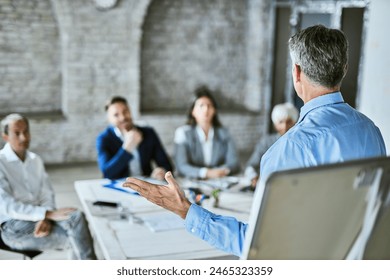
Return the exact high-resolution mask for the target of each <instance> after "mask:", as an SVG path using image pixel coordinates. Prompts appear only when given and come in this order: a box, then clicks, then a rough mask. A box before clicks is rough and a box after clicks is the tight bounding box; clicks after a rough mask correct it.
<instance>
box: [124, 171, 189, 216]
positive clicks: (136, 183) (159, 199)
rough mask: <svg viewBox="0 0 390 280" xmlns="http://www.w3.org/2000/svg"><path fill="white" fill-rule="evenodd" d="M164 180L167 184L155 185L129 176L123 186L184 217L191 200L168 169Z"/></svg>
mask: <svg viewBox="0 0 390 280" xmlns="http://www.w3.org/2000/svg"><path fill="white" fill-rule="evenodd" d="M165 180H166V181H167V182H168V185H156V184H152V183H148V182H145V181H142V180H139V179H135V178H132V177H129V178H127V179H126V182H125V183H123V186H124V187H127V188H131V189H133V190H135V191H137V192H138V193H139V194H140V195H141V196H143V197H145V198H146V199H147V200H149V201H151V202H153V203H154V204H157V205H159V206H161V207H163V208H165V209H167V210H169V211H172V212H173V213H175V214H177V215H179V216H180V217H181V218H182V219H185V218H186V215H187V212H188V209H189V208H190V206H191V202H190V201H189V200H188V199H187V198H186V197H185V195H184V192H183V191H182V189H181V188H180V186H179V185H178V184H177V182H176V180H175V178H173V175H172V173H171V172H170V171H169V172H167V173H165Z"/></svg>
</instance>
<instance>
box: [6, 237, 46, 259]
mask: <svg viewBox="0 0 390 280" xmlns="http://www.w3.org/2000/svg"><path fill="white" fill-rule="evenodd" d="M0 250H4V251H9V252H14V253H18V254H22V255H23V259H24V260H25V259H27V258H29V259H30V260H32V259H33V258H35V257H36V256H38V255H40V254H41V253H42V251H38V250H17V249H12V248H11V247H9V246H8V245H7V244H5V243H4V241H3V239H2V238H1V234H0Z"/></svg>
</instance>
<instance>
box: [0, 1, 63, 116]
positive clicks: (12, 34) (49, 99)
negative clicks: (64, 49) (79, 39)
mask: <svg viewBox="0 0 390 280" xmlns="http://www.w3.org/2000/svg"><path fill="white" fill-rule="evenodd" d="M0 31H1V32H0V46H1V47H0V77H1V83H0V114H4V113H10V112H11V111H19V112H32V113H34V112H50V111H58V110H59V109H60V104H61V103H60V100H61V79H60V67H59V66H60V63H59V61H60V56H59V53H60V45H59V34H58V27H57V22H56V20H55V16H54V14H53V10H52V9H51V4H50V0H39V1H38V0H30V1H23V0H15V1H5V0H3V1H1V2H0Z"/></svg>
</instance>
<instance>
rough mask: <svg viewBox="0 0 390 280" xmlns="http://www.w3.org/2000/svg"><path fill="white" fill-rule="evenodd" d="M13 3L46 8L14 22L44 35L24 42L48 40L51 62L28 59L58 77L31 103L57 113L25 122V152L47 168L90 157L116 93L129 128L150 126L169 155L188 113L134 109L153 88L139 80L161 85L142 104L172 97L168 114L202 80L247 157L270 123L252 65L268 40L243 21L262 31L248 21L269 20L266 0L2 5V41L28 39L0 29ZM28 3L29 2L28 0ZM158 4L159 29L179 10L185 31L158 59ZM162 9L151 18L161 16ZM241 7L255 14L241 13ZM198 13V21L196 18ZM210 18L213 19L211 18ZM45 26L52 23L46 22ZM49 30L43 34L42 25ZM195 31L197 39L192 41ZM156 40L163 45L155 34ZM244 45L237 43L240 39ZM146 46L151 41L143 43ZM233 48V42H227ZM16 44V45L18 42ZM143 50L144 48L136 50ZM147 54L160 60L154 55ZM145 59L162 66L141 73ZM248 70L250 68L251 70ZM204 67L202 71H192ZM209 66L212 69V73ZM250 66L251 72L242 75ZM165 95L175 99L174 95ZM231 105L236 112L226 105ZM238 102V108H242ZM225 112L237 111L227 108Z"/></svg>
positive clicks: (3, 0) (57, 0)
mask: <svg viewBox="0 0 390 280" xmlns="http://www.w3.org/2000/svg"><path fill="white" fill-rule="evenodd" d="M14 2H15V3H18V5H19V7H21V6H23V7H24V6H26V7H31V8H28V9H35V10H39V11H40V10H41V9H42V10H45V11H42V16H32V14H31V16H26V17H25V18H24V19H23V20H22V19H20V20H19V19H15V20H16V22H18V24H24V25H25V26H27V25H28V26H30V27H34V28H35V29H36V30H38V31H39V32H43V31H44V30H46V32H47V34H46V33H39V32H38V31H37V32H38V33H39V34H41V35H37V34H35V35H34V34H31V35H32V37H33V38H32V39H31V40H32V42H36V43H37V44H38V43H39V42H40V41H44V42H45V43H44V44H43V43H42V44H43V45H44V46H45V50H46V49H47V52H46V53H45V54H46V55H50V57H51V59H46V60H43V61H50V63H47V64H39V60H34V59H33V58H34V57H33V58H32V60H31V61H33V62H32V65H39V67H38V68H39V69H40V68H42V69H41V70H40V71H43V72H44V73H46V74H45V75H44V76H45V77H47V78H50V77H56V78H55V79H53V82H51V83H49V84H50V85H51V86H52V88H55V90H51V91H50V92H54V93H55V98H57V99H55V100H54V99H51V97H50V96H45V97H44V96H40V97H37V100H38V101H40V102H41V104H52V105H53V104H55V106H54V107H52V108H50V110H54V109H56V108H58V109H60V110H61V112H62V116H60V117H58V115H57V116H56V117H53V116H50V115H49V116H41V117H39V118H36V117H32V118H30V122H31V132H32V136H33V140H32V143H31V150H32V151H35V152H37V153H38V154H40V155H41V156H42V157H43V159H44V160H45V162H47V163H61V162H82V161H95V160H96V150H95V139H96V136H97V135H98V133H99V132H100V131H102V130H103V129H104V127H105V126H106V125H107V121H106V116H105V112H104V110H103V104H104V103H105V101H106V100H107V99H108V98H109V97H111V96H112V95H114V94H115V95H123V96H125V97H126V98H127V99H128V101H129V103H130V105H131V108H132V111H133V115H134V119H135V120H136V122H138V123H144V124H148V125H151V126H153V127H155V129H156V131H157V132H158V133H159V135H160V138H161V140H162V142H163V144H164V145H165V146H166V149H167V151H168V152H169V153H170V154H171V153H172V151H173V134H174V130H175V129H176V127H178V126H180V125H182V124H183V123H184V122H185V114H184V113H177V112H175V113H174V112H171V111H168V112H162V111H164V110H163V108H164V106H163V105H164V104H163V103H162V104H161V106H160V107H159V108H157V110H151V111H150V110H149V111H145V110H142V109H141V99H142V98H141V93H142V94H144V93H145V92H149V90H150V87H149V83H145V81H146V80H148V81H151V80H152V79H153V78H155V79H156V81H158V84H161V88H160V87H158V91H157V90H156V91H154V92H152V95H151V96H154V97H155V98H154V97H153V98H152V99H151V100H149V101H151V104H152V105H153V102H155V100H165V98H170V100H171V101H167V104H170V102H173V101H172V100H175V99H178V100H179V101H180V102H179V103H178V104H179V105H175V106H176V107H175V106H174V107H173V108H177V107H181V106H183V107H184V103H185V104H186V105H185V109H187V106H188V100H185V98H184V97H185V94H188V93H190V94H192V90H193V88H194V87H195V85H196V84H198V83H200V82H204V83H207V84H208V85H209V86H210V87H211V88H212V89H217V90H220V92H221V93H223V94H224V99H221V100H222V103H223V104H224V105H223V106H224V107H225V110H223V111H222V112H220V116H221V120H222V122H223V124H224V125H226V126H228V127H229V130H230V131H231V134H232V135H233V137H234V139H235V141H236V145H237V147H238V149H239V150H240V152H242V153H248V151H251V150H252V149H253V147H254V145H255V143H256V142H257V141H258V139H259V137H261V135H262V134H264V132H265V131H266V127H267V125H266V124H267V123H268V120H267V119H266V118H265V117H264V116H267V113H268V112H267V110H268V109H267V104H266V103H265V102H264V100H266V99H267V97H266V92H265V91H263V90H262V89H263V87H264V84H265V83H266V80H267V79H266V77H265V76H263V75H256V74H254V73H262V71H264V68H265V66H264V65H263V64H261V63H253V61H255V62H257V61H262V59H263V58H264V57H266V54H267V52H266V51H267V49H266V47H267V46H268V44H266V43H264V44H263V45H262V40H261V38H256V36H257V35H256V34H257V33H256V32H253V31H252V33H248V32H247V31H246V29H247V28H248V27H247V26H248V25H249V26H250V28H249V30H260V27H259V26H258V27H256V26H252V24H253V23H252V22H254V23H255V24H256V25H259V24H261V23H264V21H265V22H266V18H267V17H268V13H269V11H268V10H267V9H268V8H267V7H269V4H268V1H263V0H247V1H222V0H210V1H173V0H169V1H168V0H165V1H162V2H161V3H163V4H161V3H160V0H154V1H152V0H138V1H131V0H120V1H118V5H117V6H116V7H115V8H113V9H110V10H107V11H99V10H98V9H97V8H96V7H95V5H94V1H90V0H78V1H69V0H51V1H44V0H40V1H38V0H37V1H9V0H0V18H1V21H0V22H2V27H1V28H2V30H1V31H2V32H1V35H0V40H4V38H8V37H9V38H13V37H18V36H27V35H23V34H26V33H25V32H23V31H22V30H20V29H18V30H15V29H12V28H10V27H9V26H7V27H5V26H4V24H3V18H7V17H11V16H12V13H13V10H12V9H11V8H7V7H11V6H12V5H13V4H11V3H14ZM27 2H28V3H29V4H26V3H27ZM30 2H31V3H30ZM264 3H266V4H264ZM171 4H172V5H171ZM20 5H21V6H20ZM29 5H31V6H29ZM159 5H160V6H161V5H164V7H160V8H161V9H163V8H164V13H165V12H167V13H168V11H172V12H171V13H173V14H172V15H171V16H169V17H166V18H165V19H164V21H165V23H164V24H165V26H166V28H168V29H169V28H171V29H173V28H176V27H175V25H177V21H176V18H175V16H173V15H174V14H177V12H180V13H182V14H181V21H180V24H181V25H184V26H183V27H182V28H183V29H182V31H181V36H182V38H180V40H181V41H180V44H178V43H177V44H170V45H169V48H167V49H164V50H163V52H162V53H160V54H158V53H159V52H161V49H160V45H158V44H157V45H156V44H155V42H151V38H150V36H151V35H153V34H156V32H157V31H153V30H154V28H155V27H152V26H153V25H157V26H159V21H158V16H156V15H149V11H152V10H153V9H155V8H154V7H159ZM160 8H158V9H157V11H155V13H158V10H159V9H160ZM26 9H27V8H26ZM28 11H30V10H28ZM248 11H249V12H250V13H251V14H252V15H247V13H248ZM198 13H199V15H196V16H193V14H198ZM27 14H30V13H29V12H28V13H27ZM43 14H44V15H43ZM185 15H188V18H189V17H190V15H191V16H192V19H190V18H189V19H188V20H187V19H186V16H185ZM253 16H255V20H254V19H253ZM256 17H257V18H256ZM27 18H28V19H27ZM210 18H215V19H216V20H215V21H212V22H208V20H210ZM202 19H203V20H202ZM217 19H218V20H217ZM145 20H146V21H145ZM19 21H20V23H19ZM47 22H50V25H49V24H48V23H47ZM144 22H145V24H144ZM148 24H149V25H152V26H149V27H148V28H149V29H147V30H148V31H147V32H146V35H147V36H149V39H147V37H145V38H144V37H143V35H144V32H143V27H144V26H146V25H148ZM48 25H49V27H50V28H49V27H47V26H48ZM208 25H210V28H209V27H208ZM219 28H221V30H224V32H226V34H221V35H220V36H219V37H218V36H216V38H213V36H212V34H214V33H216V32H217V31H218V30H219ZM262 28H263V27H262ZM47 30H50V32H49V31H47ZM183 30H184V31H183ZM191 30H193V32H191ZM241 31H242V32H241ZM153 32H155V33H153ZM167 32H168V30H167ZM171 32H174V31H171ZM221 32H222V31H221ZM248 34H251V35H250V36H249V35H248ZM259 34H262V33H261V32H259ZM193 35H194V36H195V35H196V36H195V37H192V36H193ZM40 36H44V38H42V37H40ZM167 36H168V35H167ZM175 36H177V34H171V37H169V38H170V40H178V38H176V37H175ZM197 36H198V37H199V38H198V37H197ZM27 38H28V37H26V39H25V40H27ZM148 40H149V41H148ZM159 40H162V37H161V36H160V39H159ZM241 40H242V41H243V42H239V41H241ZM147 41H148V42H149V43H147V44H146V42H147ZM209 41H210V44H211V45H210V46H209V45H208V44H209V43H208V42H209ZM245 41H247V43H246V42H245ZM263 41H264V40H263ZM197 42H199V44H200V45H199V46H197ZM235 42H236V43H237V46H232V45H233V44H235ZM30 43H31V42H30ZM167 43H168V42H165V44H167ZM14 45H15V49H17V48H16V45H17V44H14ZM38 45H39V44H38ZM143 45H144V46H145V49H143V51H141V50H142V46H143ZM146 45H147V47H146ZM183 45H185V46H190V47H191V49H190V50H192V51H193V52H194V57H193V58H191V55H190V53H189V52H184V51H183V50H182V49H183V47H182V46H183ZM2 46H3V44H2ZM17 50H19V49H17ZM203 50H209V51H208V52H205V51H203ZM254 50H256V52H254ZM13 52H14V47H12V48H8V49H7V48H4V47H0V61H3V62H4V63H3V64H0V65H5V67H3V66H0V71H2V73H3V74H5V75H1V81H2V82H1V83H0V103H1V104H2V105H3V102H2V101H3V100H4V99H5V98H7V94H8V92H5V91H4V87H3V85H4V84H5V83H8V84H9V87H12V88H17V86H18V84H19V81H17V80H16V79H11V78H10V76H9V75H10V73H11V72H9V73H8V72H7V71H8V70H7V69H11V68H8V67H12V65H13V61H9V60H7V59H9V58H8V56H9V55H12V53H13ZM19 53H20V56H33V55H32V53H31V52H29V49H28V48H25V49H20V52H19ZM154 53H156V54H158V55H157V56H156V57H154V56H153V55H154ZM168 55H171V56H172V61H173V62H175V61H180V57H181V56H182V55H185V59H186V60H187V59H188V61H187V62H186V64H185V65H184V64H183V65H182V66H181V68H178V69H176V68H175V63H170V62H169V57H168ZM155 58H159V59H155ZM160 58H161V59H160ZM226 58H230V60H229V59H226ZM20 61H22V62H23V60H19V61H17V62H18V63H19V62H20ZM144 62H145V65H147V63H149V64H150V63H152V64H153V63H156V65H155V67H156V68H155V69H166V70H164V71H162V70H161V71H160V72H159V71H155V72H151V73H145V72H143V71H144V70H145V68H143V63H144ZM20 63H21V62H20ZM248 64H250V65H251V66H250V67H248ZM203 65H205V66H207V67H206V68H204V69H199V68H200V67H201V66H203ZM214 65H215V69H213V66H214ZM184 66H188V67H187V68H188V70H187V71H188V72H186V73H184V75H183V76H180V75H181V74H182V72H184V70H183V69H184ZM145 67H146V66H145ZM21 69H22V70H23V71H25V67H24V66H21ZM27 69H28V71H30V72H32V70H35V68H27ZM143 69H144V70H143ZM210 69H211V70H210ZM248 69H249V70H251V73H250V75H247V73H248ZM207 70H210V71H207ZM153 71H154V70H153ZM212 71H214V72H212ZM5 72H7V73H5ZM38 72H39V71H38ZM38 72H37V75H38V74H39V73H38ZM211 72H212V73H211ZM167 73H171V74H174V75H175V77H176V76H177V77H176V78H175V79H178V80H179V81H181V82H182V83H183V84H182V85H180V86H179V87H178V86H177V85H175V84H174V83H170V82H169V81H170V80H169V77H168V76H167ZM249 77H251V78H249ZM145 78H146V80H145ZM2 87H3V88H2ZM25 87H26V88H28V90H29V92H34V93H35V92H39V93H41V91H39V89H41V88H42V89H44V88H45V87H43V86H42V83H39V79H38V77H37V76H34V77H33V78H32V80H31V83H25ZM154 87H155V85H154ZM156 88H157V87H156ZM181 89H183V90H181ZM30 96H31V94H25V93H23V94H21V95H20V100H19V101H17V102H15V104H13V105H11V104H10V103H8V105H7V108H9V109H10V110H9V111H17V105H19V104H21V103H22V101H24V100H28V98H30ZM171 96H174V99H172V98H171ZM142 97H143V95H142ZM142 100H144V101H145V100H147V99H142ZM219 103H220V102H219ZM231 104H233V105H234V106H233V105H232V106H230V105H231ZM235 104H239V108H238V107H237V106H235ZM234 107H235V108H234ZM169 108H171V107H169ZM232 108H234V111H231V110H230V109H232ZM28 110H36V111H37V112H42V111H44V109H42V107H38V106H35V105H34V103H33V102H31V101H29V102H28V106H26V108H25V109H23V110H20V111H22V112H28ZM1 113H2V112H1V110H0V114H1ZM3 113H4V111H3ZM2 145H3V142H1V141H0V146H2Z"/></svg>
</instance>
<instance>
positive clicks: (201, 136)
mask: <svg viewBox="0 0 390 280" xmlns="http://www.w3.org/2000/svg"><path fill="white" fill-rule="evenodd" d="M196 132H197V133H198V136H199V140H200V142H202V143H204V142H206V134H205V133H204V131H203V129H202V128H201V127H200V126H199V125H197V126H196ZM213 138H214V128H213V127H210V129H209V135H208V141H211V140H212V139H213Z"/></svg>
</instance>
